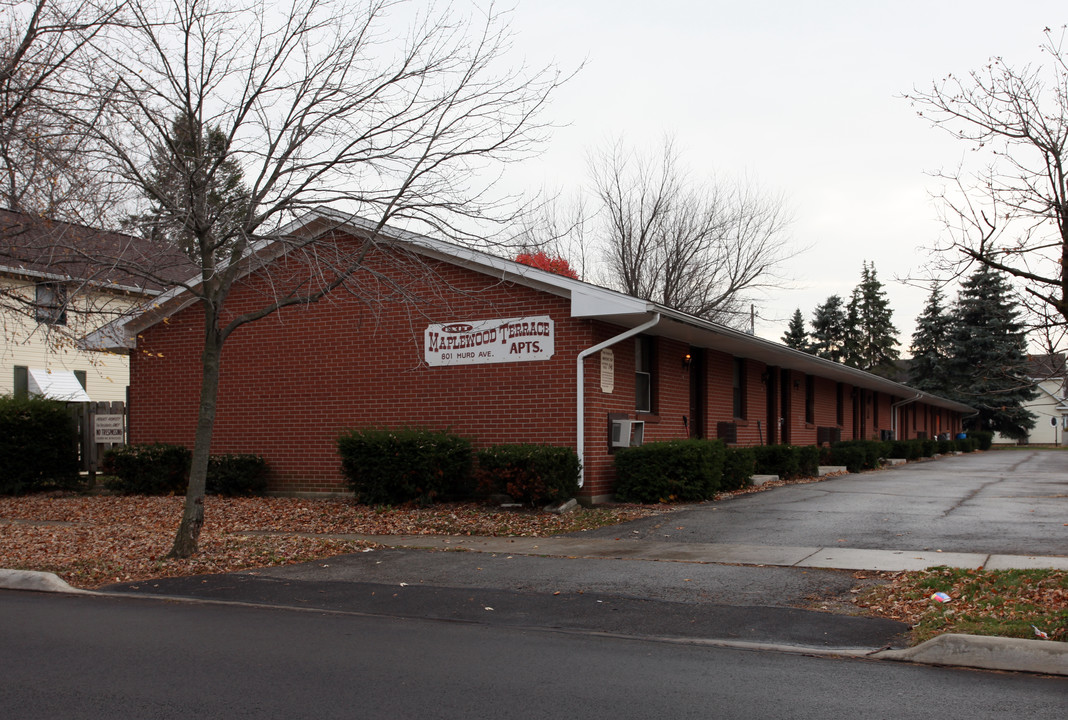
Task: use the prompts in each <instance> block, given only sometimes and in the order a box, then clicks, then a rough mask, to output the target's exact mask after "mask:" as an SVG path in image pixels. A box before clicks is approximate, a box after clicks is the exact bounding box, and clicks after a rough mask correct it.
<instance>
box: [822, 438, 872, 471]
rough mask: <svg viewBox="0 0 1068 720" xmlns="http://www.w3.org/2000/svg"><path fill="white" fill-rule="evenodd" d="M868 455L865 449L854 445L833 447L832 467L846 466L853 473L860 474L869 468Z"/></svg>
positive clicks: (836, 445)
mask: <svg viewBox="0 0 1068 720" xmlns="http://www.w3.org/2000/svg"><path fill="white" fill-rule="evenodd" d="M867 462H868V454H867V452H865V450H864V448H863V447H860V446H858V445H853V444H846V443H838V444H835V445H834V446H832V447H831V461H830V464H831V465H844V466H845V469H846V470H848V471H849V472H851V473H858V472H861V471H862V470H865V469H866V468H867Z"/></svg>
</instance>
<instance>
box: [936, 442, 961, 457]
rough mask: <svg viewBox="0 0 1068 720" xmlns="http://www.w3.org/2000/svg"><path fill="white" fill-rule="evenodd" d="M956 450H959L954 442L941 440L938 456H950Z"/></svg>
mask: <svg viewBox="0 0 1068 720" xmlns="http://www.w3.org/2000/svg"><path fill="white" fill-rule="evenodd" d="M956 449H957V446H956V445H955V444H954V441H953V440H939V441H938V454H939V455H948V454H949V453H951V452H953V451H954V450H956Z"/></svg>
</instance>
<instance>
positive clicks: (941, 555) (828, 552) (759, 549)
mask: <svg viewBox="0 0 1068 720" xmlns="http://www.w3.org/2000/svg"><path fill="white" fill-rule="evenodd" d="M264 534H269V533H264ZM280 534H287V533H280ZM317 537H321V536H317ZM330 537H336V538H341V539H346V540H367V541H369V542H375V543H379V544H382V545H386V546H388V547H395V548H433V549H439V550H443V549H448V550H467V551H473V552H488V553H513V554H517V555H544V556H552V557H570V558H598V559H609V560H612V559H615V560H650V561H667V562H690V563H720V564H730V565H757V566H768V565H774V566H779V567H796V568H823V569H828V570H872V571H885V572H897V571H902V570H926V569H927V568H932V567H938V566H940V565H945V566H947V567H955V568H976V569H984V570H1033V569H1042V570H1068V557H1064V556H1039V555H987V554H984V553H960V552H939V551H934V552H931V551H913V550H865V549H860V548H845V547H787V546H779V545H730V544H711V543H693V542H685V543H673V542H656V541H649V540H625V539H619V540H606V539H603V538H581V537H574V536H572V537H548V538H526V537H480V536H470V537H456V536H442V535H386V536H383V535H332V536H330Z"/></svg>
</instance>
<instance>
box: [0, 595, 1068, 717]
mask: <svg viewBox="0 0 1068 720" xmlns="http://www.w3.org/2000/svg"><path fill="white" fill-rule="evenodd" d="M0 617H3V618H9V619H10V618H18V621H17V622H3V623H0V647H2V648H3V652H2V653H0V707H3V709H4V711H3V714H4V717H5V718H10V719H11V720H24V719H37V718H48V719H51V718H58V717H61V718H75V719H81V718H85V719H87V720H88V719H91V720H97V719H105V718H106V719H108V720H110V719H111V718H117V717H121V718H126V717H129V718H189V717H196V718H205V719H209V718H225V719H226V720H232V719H234V718H306V717H314V718H324V719H325V718H354V717H381V718H396V719H398V720H406V719H407V718H413V719H414V718H418V719H419V720H432V719H433V718H494V717H508V718H511V719H513V720H526V719H528V718H548V717H570V716H577V717H581V718H583V719H584V720H597V719H599V718H611V719H613V720H619V719H621V718H650V717H653V718H658V717H664V718H709V717H730V718H769V717H770V718H779V717H782V718H798V719H804V718H820V719H821V720H833V719H836V718H848V719H849V720H853V719H854V718H858V717H860V718H895V720H898V719H901V720H907V719H911V718H923V719H924V720H927V719H929V718H932V717H933V718H958V717H966V718H974V719H976V720H984V719H986V718H991V719H993V718H1004V717H1010V716H1011V717H1023V718H1029V719H1030V718H1035V719H1037V720H1045V719H1046V718H1051V719H1052V718H1057V719H1058V720H1059V718H1062V717H1063V716H1064V700H1065V697H1066V693H1068V681H1066V680H1065V679H1051V678H1042V677H1031V676H1022V675H1011V674H1000V673H988V672H974V671H967V670H952V669H944V668H931V667H921V666H912V665H906V664H896V663H874V662H857V661H846V660H840V659H833V658H824V657H806V656H803V655H794V654H782V653H767V652H751V651H742V650H733V649H725V648H709V647H697V646H691V645H685V644H678V643H666V642H654V641H639V640H632V639H620V638H607V637H604V636H598V635H588V634H584V633H560V632H544V631H531V630H519V629H515V628H508V627H500V626H496V627H495V626H479V625H471V624H467V623H456V622H441V621H426V620H410V619H386V618H368V617H360V616H354V615H350V614H344V613H331V612H298V611H292V610H277V609H265V608H249V607H235V606H219V605H205V604H198V603H163V602H159V601H158V600H145V599H140V598H100V597H91V596H57V595H39V594H36V593H27V592H22V593H16V592H0Z"/></svg>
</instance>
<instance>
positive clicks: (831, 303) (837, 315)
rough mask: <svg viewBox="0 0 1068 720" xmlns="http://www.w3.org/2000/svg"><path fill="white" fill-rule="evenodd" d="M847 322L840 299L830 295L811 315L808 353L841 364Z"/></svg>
mask: <svg viewBox="0 0 1068 720" xmlns="http://www.w3.org/2000/svg"><path fill="white" fill-rule="evenodd" d="M847 322H848V318H847V317H846V313H845V307H844V305H843V304H842V298H841V297H839V296H838V295H831V296H830V297H829V298H827V301H826V302H824V303H823V304H822V305H820V306H818V307H817V308H816V310H815V311H814V312H813V313H812V342H811V350H810V352H811V353H813V354H814V355H818V356H819V357H822V358H827V359H828V360H834V361H835V362H842V360H843V359H844V358H845V351H846V336H847Z"/></svg>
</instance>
